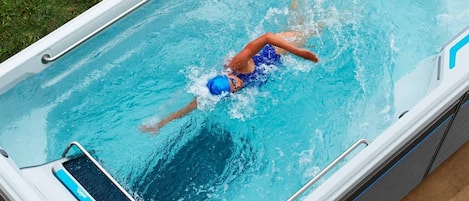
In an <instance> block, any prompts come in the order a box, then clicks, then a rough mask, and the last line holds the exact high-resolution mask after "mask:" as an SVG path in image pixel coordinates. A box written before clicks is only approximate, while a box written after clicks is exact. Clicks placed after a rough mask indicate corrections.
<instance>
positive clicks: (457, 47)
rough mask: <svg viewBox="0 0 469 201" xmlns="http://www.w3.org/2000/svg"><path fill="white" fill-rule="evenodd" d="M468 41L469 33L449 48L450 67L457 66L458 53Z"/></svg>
mask: <svg viewBox="0 0 469 201" xmlns="http://www.w3.org/2000/svg"><path fill="white" fill-rule="evenodd" d="M467 43H469V34H468V35H467V36H466V37H464V38H463V39H462V40H460V41H459V42H457V43H456V44H455V45H454V46H453V47H451V49H449V69H453V68H454V66H456V53H457V52H458V51H459V50H460V49H461V48H463V47H464V46H465V45H466V44H467Z"/></svg>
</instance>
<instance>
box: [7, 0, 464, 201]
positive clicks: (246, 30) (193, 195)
mask: <svg viewBox="0 0 469 201" xmlns="http://www.w3.org/2000/svg"><path fill="white" fill-rule="evenodd" d="M288 4H289V2H280V1H272V2H269V3H261V2H257V3H252V2H245V1H242V2H236V1H228V2H214V1H199V2H171V3H168V2H153V1H152V2H150V3H148V4H146V5H145V6H144V7H142V8H140V9H139V10H138V11H136V12H134V13H133V14H132V15H130V16H128V17H126V18H125V19H123V20H121V21H119V22H118V23H116V24H115V25H113V26H111V27H109V28H108V29H107V30H105V31H104V32H102V33H101V34H99V35H97V36H96V37H94V38H93V39H92V40H90V41H88V42H86V43H85V44H83V45H82V46H81V47H80V48H78V49H75V50H73V51H72V52H70V53H69V54H67V55H66V56H64V57H63V58H61V59H60V60H58V61H57V62H56V63H54V64H53V65H52V66H51V67H49V68H48V69H47V70H45V71H43V72H41V73H39V74H38V75H36V76H34V77H31V78H29V79H27V80H25V81H23V82H22V83H20V84H19V85H18V86H16V87H15V88H13V89H11V90H9V91H8V92H6V93H5V94H3V95H2V96H1V97H0V99H1V102H2V105H1V109H0V113H2V114H6V115H2V119H1V121H0V130H1V133H0V135H1V138H0V145H1V146H2V147H4V148H5V149H7V150H9V152H10V153H11V155H12V157H14V158H15V159H16V161H17V163H18V164H19V165H20V166H28V165H35V164H37V163H43V162H46V161H50V160H53V159H56V158H59V154H60V153H61V151H62V149H63V146H64V145H65V144H67V143H68V142H70V141H72V140H78V141H80V142H81V143H82V144H85V145H87V146H86V147H87V148H90V149H93V150H94V151H95V155H96V156H97V157H98V158H99V159H100V160H101V161H102V162H103V164H104V166H105V167H107V169H109V171H110V172H111V173H113V174H114V175H115V176H116V178H117V179H118V180H119V181H121V182H122V183H123V184H124V186H125V187H126V188H128V189H131V190H132V191H133V192H135V194H137V195H139V196H140V197H141V198H143V199H145V200H151V199H155V200H159V199H160V198H174V199H178V198H188V199H189V198H190V199H227V200H241V199H246V200H250V199H253V198H260V199H274V200H277V199H278V200H284V199H286V198H287V197H288V196H289V195H291V194H292V193H294V192H295V191H296V190H297V189H298V188H299V187H301V186H302V184H304V183H305V182H306V181H308V180H309V179H310V178H311V177H312V176H314V175H315V174H317V173H318V171H319V170H320V169H322V168H323V167H324V166H326V165H327V164H328V163H329V162H330V161H332V160H333V159H334V158H335V157H336V156H337V155H339V154H340V152H342V151H343V150H345V149H346V148H347V147H348V146H350V145H351V144H352V143H353V142H354V141H355V140H357V139H358V138H362V137H364V138H367V139H369V140H373V139H375V138H376V137H377V135H378V134H379V133H381V131H383V130H384V129H385V128H387V127H388V126H389V125H391V124H392V123H393V122H395V121H396V120H397V116H398V115H399V114H400V113H402V112H403V111H405V110H407V109H409V108H411V107H412V106H413V104H415V103H416V102H417V101H418V100H420V99H421V98H422V97H423V96H424V95H425V93H426V89H425V88H426V87H429V84H427V83H426V82H427V80H425V78H428V77H430V75H431V72H426V71H425V67H426V66H427V65H426V62H428V61H429V60H432V59H435V57H436V56H435V55H436V54H437V52H438V49H439V48H440V47H441V44H444V43H445V42H446V41H447V40H448V39H449V38H451V36H452V35H453V34H454V32H453V30H446V31H444V28H445V27H446V26H448V24H446V23H450V22H453V21H445V19H448V18H456V19H457V18H458V17H461V16H451V15H448V16H446V15H443V14H445V13H446V10H445V7H441V2H439V1H432V2H423V1H422V2H420V1H417V2H413V3H411V4H409V5H405V6H403V5H400V4H397V3H393V2H372V3H369V2H360V1H353V2H346V3H344V2H334V1H332V2H322V1H315V2H309V3H307V4H306V6H305V10H304V13H305V16H309V17H305V18H306V24H309V25H313V24H314V23H319V22H321V23H325V24H326V26H325V29H324V30H322V31H321V33H320V36H318V37H314V38H311V39H310V40H309V41H308V46H309V48H311V50H313V51H315V52H317V53H318V55H319V56H320V58H321V59H322V62H321V63H320V64H318V65H315V64H311V63H308V62H305V61H302V60H300V59H297V58H294V57H287V58H286V60H287V61H286V62H285V66H284V67H282V68H283V69H281V70H280V71H279V72H278V73H277V74H276V75H275V76H274V77H273V79H272V80H270V82H269V83H268V84H267V85H265V86H263V87H261V88H259V89H247V90H244V92H242V93H240V94H237V95H234V96H233V97H231V98H229V99H227V100H222V101H219V102H217V103H216V104H215V103H213V102H210V101H207V102H205V103H206V105H205V107H204V108H203V109H202V110H200V111H196V112H194V113H192V114H191V115H189V116H187V117H185V118H182V119H180V120H177V121H175V122H172V123H171V124H169V125H168V126H167V127H165V128H163V129H162V130H161V131H160V133H159V135H157V136H154V137H151V136H149V135H145V134H141V133H139V132H138V130H137V128H138V126H139V125H140V124H142V123H144V122H148V121H149V122H154V121H155V119H159V118H162V117H164V116H165V115H167V114H169V113H171V112H173V111H175V110H177V109H179V108H180V107H182V106H184V105H185V104H187V103H188V102H189V101H190V100H191V98H192V96H193V95H194V94H196V95H200V93H201V92H200V89H201V88H202V87H203V86H202V85H203V83H202V82H198V81H196V80H197V79H198V78H202V80H203V79H206V76H207V75H206V73H208V74H215V73H216V72H217V71H218V70H220V69H221V66H222V64H223V60H224V58H225V57H226V55H227V54H229V53H230V52H235V51H237V50H239V49H241V48H242V47H243V45H244V44H245V43H246V42H247V41H248V40H249V39H252V38H253V37H255V36H257V35H259V34H261V33H263V32H265V31H271V32H276V31H281V30H283V29H285V28H286V27H288V18H289V17H288V16H289V14H290V13H289V11H288ZM447 5H449V4H447ZM180 11H183V12H182V13H181V12H180ZM435 13H442V15H437V16H438V17H435ZM463 17H464V16H463ZM415 24H418V26H414V25H415ZM434 27H438V28H441V29H442V30H443V31H441V32H435V33H431V34H428V35H424V36H422V35H421V34H420V32H421V30H422V29H432V28H434ZM457 31H459V30H457ZM422 69H423V70H422ZM413 71H414V72H415V71H417V72H419V73H420V72H423V73H420V75H422V74H423V75H424V76H423V79H419V81H417V80H416V79H411V80H412V85H414V86H415V84H421V85H420V86H422V87H420V88H421V90H417V91H414V92H412V93H410V94H412V96H411V97H408V96H406V97H404V96H402V95H399V93H398V92H401V93H404V92H402V90H403V89H406V87H407V86H408V85H409V82H406V79H409V77H408V75H409V74H411V75H414V74H415V73H412V72H413ZM406 94H409V93H408V92H406ZM19 101H20V103H21V107H19V106H18V102H19ZM280 114H281V115H280ZM24 125H28V126H24ZM25 148H31V149H25ZM33 148H35V149H33ZM36 148H37V149H36ZM30 150H31V151H30ZM36 150H43V151H41V152H38V151H36ZM168 191H169V192H172V194H166V193H165V192H168ZM160 196H161V197H160Z"/></svg>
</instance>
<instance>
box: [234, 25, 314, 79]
mask: <svg viewBox="0 0 469 201" xmlns="http://www.w3.org/2000/svg"><path fill="white" fill-rule="evenodd" d="M267 44H271V45H274V46H276V47H279V48H282V49H284V50H286V51H288V52H291V53H292V54H294V55H296V56H299V57H302V58H304V59H308V60H311V61H314V62H319V59H318V57H317V56H316V55H315V54H314V53H312V52H311V51H309V50H307V49H303V48H299V47H296V46H294V45H293V44H291V43H290V42H288V41H286V40H284V39H283V38H281V37H279V36H276V35H274V34H272V33H265V34H264V35H262V36H260V37H258V38H256V39H254V40H253V41H251V42H249V43H248V44H247V45H246V47H244V49H243V50H241V52H239V53H238V54H237V55H236V56H234V57H233V59H232V60H231V61H230V63H228V67H230V68H231V69H233V70H235V71H242V70H243V68H245V67H246V66H247V64H248V62H249V60H250V59H251V58H252V57H253V56H254V55H256V54H257V53H258V52H259V51H261V49H262V48H264V46H265V45H267Z"/></svg>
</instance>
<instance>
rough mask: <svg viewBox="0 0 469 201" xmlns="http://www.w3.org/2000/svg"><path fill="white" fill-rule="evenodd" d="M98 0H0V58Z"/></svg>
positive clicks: (32, 40)
mask: <svg viewBox="0 0 469 201" xmlns="http://www.w3.org/2000/svg"><path fill="white" fill-rule="evenodd" d="M98 2H99V0H0V20H1V24H0V62H3V61H4V60H6V59H7V58H9V57H11V56H12V55H14V54H16V53H18V52H19V51H21V50H22V49H24V48H26V47H27V46H29V45H30V44H32V43H34V42H36V41H37V40H39V39H40V38H42V37H44V36H45V35H47V34H48V33H50V32H52V31H54V30H55V29H57V28H58V27H60V26H61V25H63V24H65V23H66V22H67V21H69V20H71V19H73V18H74V17H76V16H78V15H79V14H81V13H82V12H84V11H85V10H87V9H88V8H90V7H91V6H93V5H95V4H96V3H98Z"/></svg>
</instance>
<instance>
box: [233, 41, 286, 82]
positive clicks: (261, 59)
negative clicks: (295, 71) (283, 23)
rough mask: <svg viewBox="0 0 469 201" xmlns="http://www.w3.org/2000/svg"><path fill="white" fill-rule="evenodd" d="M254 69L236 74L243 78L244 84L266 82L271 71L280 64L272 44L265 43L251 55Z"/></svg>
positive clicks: (278, 56)
mask: <svg viewBox="0 0 469 201" xmlns="http://www.w3.org/2000/svg"><path fill="white" fill-rule="evenodd" d="M252 59H253V60H254V66H255V67H254V71H253V72H252V73H248V74H237V76H238V77H239V78H240V79H241V80H243V82H244V86H245V87H247V86H261V85H263V84H265V83H266V82H267V80H268V79H269V77H270V75H271V74H272V72H273V71H275V70H277V68H278V67H279V66H280V65H281V64H282V62H281V60H280V55H279V54H277V53H276V52H275V48H274V46H272V45H270V44H267V45H266V46H264V48H262V50H261V51H260V52H259V53H257V54H256V55H254V57H252Z"/></svg>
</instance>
